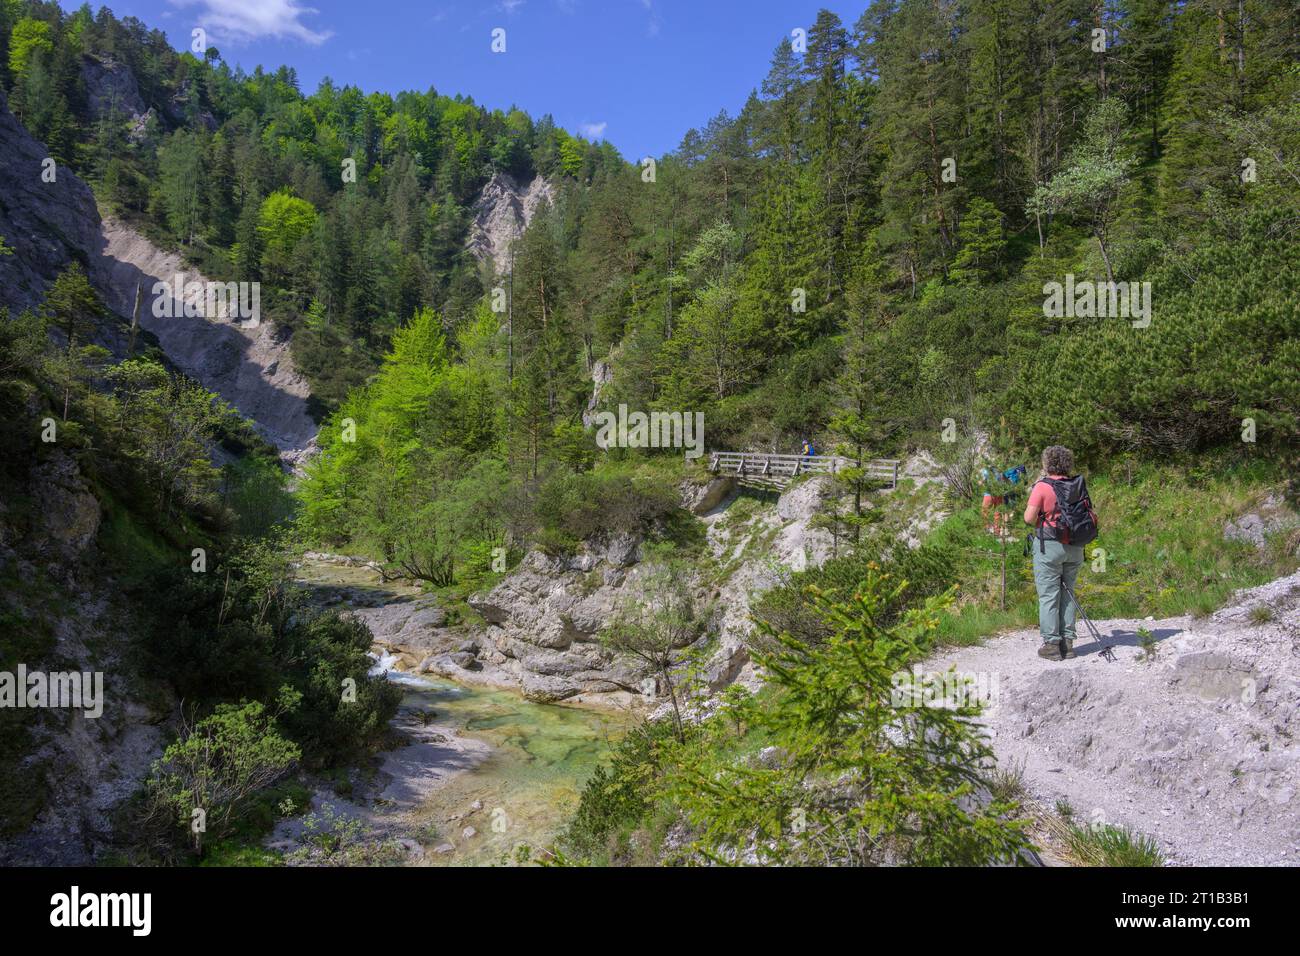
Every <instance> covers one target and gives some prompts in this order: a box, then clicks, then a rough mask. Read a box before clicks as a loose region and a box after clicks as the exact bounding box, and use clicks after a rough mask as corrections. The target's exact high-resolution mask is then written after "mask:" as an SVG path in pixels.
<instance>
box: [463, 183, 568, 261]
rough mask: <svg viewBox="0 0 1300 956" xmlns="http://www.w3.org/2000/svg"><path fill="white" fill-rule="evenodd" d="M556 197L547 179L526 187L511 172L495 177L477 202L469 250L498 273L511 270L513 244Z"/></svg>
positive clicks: (467, 246)
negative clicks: (541, 209)
mask: <svg viewBox="0 0 1300 956" xmlns="http://www.w3.org/2000/svg"><path fill="white" fill-rule="evenodd" d="M554 198H555V187H554V186H553V185H552V184H551V182H550V180H548V179H547V178H546V177H544V176H537V177H535V178H534V179H533V181H532V182H530V183H528V184H527V185H524V184H522V183H520V182H519V181H518V180H516V179H515V178H514V177H513V176H511V175H510V174H509V173H497V174H495V175H494V176H493V177H492V178H491V179H490V180H488V183H487V185H486V186H484V187H483V191H482V192H481V193H480V194H479V197H478V199H477V200H476V201H475V203H474V206H473V209H472V213H473V216H474V219H473V221H472V222H471V223H470V227H469V237H468V238H467V240H466V243H465V244H466V248H468V249H469V251H470V252H471V253H472V254H473V255H474V257H475V258H476V259H479V260H480V261H485V262H490V263H492V265H493V267H494V268H495V270H496V271H497V272H498V273H503V272H506V271H508V270H509V268H510V265H509V250H510V243H512V242H514V241H515V240H516V239H518V238H519V237H520V236H521V235H523V232H524V230H525V229H527V228H528V224H529V223H531V222H532V221H533V216H535V215H536V214H537V211H538V210H539V209H540V208H541V207H542V204H543V203H549V202H551V201H553V200H554Z"/></svg>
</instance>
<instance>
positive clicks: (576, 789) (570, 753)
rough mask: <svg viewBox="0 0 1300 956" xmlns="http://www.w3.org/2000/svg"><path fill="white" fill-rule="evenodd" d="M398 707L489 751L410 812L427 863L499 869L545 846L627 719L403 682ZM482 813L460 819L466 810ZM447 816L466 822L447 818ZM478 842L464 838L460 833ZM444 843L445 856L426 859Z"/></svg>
mask: <svg viewBox="0 0 1300 956" xmlns="http://www.w3.org/2000/svg"><path fill="white" fill-rule="evenodd" d="M402 683H403V687H404V688H405V690H406V700H405V704H406V706H408V707H418V708H420V709H426V710H428V709H431V710H433V711H435V712H436V714H437V720H438V722H439V723H442V722H444V721H450V722H451V723H452V724H454V725H455V726H456V727H458V728H460V729H461V730H462V732H463V733H465V734H466V735H468V736H471V737H476V738H479V739H480V740H484V741H486V742H487V743H489V744H490V745H491V746H492V752H491V754H490V756H489V757H488V758H487V760H486V761H484V762H483V763H481V764H479V765H478V766H476V767H474V768H473V769H471V770H468V771H466V772H465V773H462V774H459V775H457V776H455V777H453V778H452V779H451V780H449V781H447V783H446V784H444V785H443V786H441V787H439V788H438V789H437V790H435V791H434V792H433V793H432V794H431V795H430V797H429V798H428V799H427V800H426V801H425V802H424V804H423V805H422V806H421V807H419V809H418V810H416V811H415V812H414V817H415V818H416V820H417V821H418V823H419V824H420V828H421V838H420V839H421V842H422V843H423V844H424V845H425V850H426V855H425V860H426V862H429V863H431V864H435V865H437V864H445V863H452V864H457V863H459V864H466V863H469V864H484V863H488V864H490V863H501V862H509V861H510V860H511V859H512V858H513V856H514V853H515V850H516V848H517V847H518V846H519V845H521V844H524V845H528V846H531V847H533V848H534V849H535V850H536V849H540V848H545V847H546V846H548V845H549V844H550V843H551V841H552V840H553V839H554V837H555V836H556V834H557V833H558V832H559V830H560V829H561V828H562V827H563V826H564V825H565V823H567V822H568V820H569V818H570V817H571V816H572V814H573V811H574V810H576V809H577V806H578V799H579V795H580V794H581V791H582V786H583V784H584V783H586V781H587V778H588V777H589V776H590V775H591V773H592V771H594V770H595V768H596V766H597V764H598V763H599V762H600V761H601V760H602V759H604V758H605V757H606V756H607V755H608V754H609V752H610V748H611V747H612V746H613V744H614V743H616V742H617V740H618V739H619V737H621V736H622V735H623V733H625V732H626V730H627V727H628V724H629V722H630V718H629V717H628V716H626V715H622V714H609V713H604V712H599V711H593V710H585V709H579V708H576V707H563V706H556V705H547V704H534V703H531V702H530V701H526V700H524V699H523V698H522V697H520V696H519V695H518V694H514V693H511V692H509V691H496V690H484V689H482V688H475V687H462V686H459V685H457V684H453V683H451V682H450V681H443V680H431V681H428V685H429V686H428V688H427V689H423V688H419V687H417V686H415V685H414V684H413V683H412V682H411V681H410V680H409V679H407V680H403V682H402ZM476 801H478V802H481V804H482V809H481V810H479V811H473V812H471V811H470V807H471V806H472V805H473V804H474V803H475V802H476ZM456 814H468V815H467V816H465V817H464V818H462V819H460V820H453V819H451V817H453V816H454V815H456ZM467 825H468V826H472V827H474V828H475V829H476V830H477V831H478V834H477V835H476V836H474V837H472V838H469V839H466V838H464V837H463V836H462V830H463V828H464V827H465V826H467ZM444 842H449V843H452V844H454V845H455V846H456V851H455V852H454V853H451V854H439V853H434V852H433V850H434V848H435V847H437V846H439V845H441V844H443V843H444Z"/></svg>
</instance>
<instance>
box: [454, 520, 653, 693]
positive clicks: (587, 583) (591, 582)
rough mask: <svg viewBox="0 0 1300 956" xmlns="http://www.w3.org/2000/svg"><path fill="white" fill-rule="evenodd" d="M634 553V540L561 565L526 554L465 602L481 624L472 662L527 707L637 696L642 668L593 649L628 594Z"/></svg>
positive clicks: (635, 572)
mask: <svg viewBox="0 0 1300 956" xmlns="http://www.w3.org/2000/svg"><path fill="white" fill-rule="evenodd" d="M639 551H640V541H639V540H637V539H635V538H633V537H630V536H626V535H624V536H614V537H612V538H611V539H610V540H608V541H606V542H603V543H601V544H599V545H596V546H590V545H589V546H588V548H587V549H585V550H584V551H582V552H580V553H579V554H576V555H573V556H570V557H567V558H559V557H550V556H548V555H546V554H543V553H542V552H540V551H533V552H530V553H529V554H528V555H527V556H525V558H524V560H523V561H522V562H521V563H520V565H519V567H518V568H517V569H516V570H515V572H514V573H513V574H511V575H510V576H509V577H508V578H506V579H505V580H504V581H502V582H501V583H500V584H498V585H497V586H496V587H495V588H493V589H492V590H491V591H489V592H487V593H485V594H476V595H474V596H473V597H471V598H470V602H469V603H470V606H471V607H473V608H474V609H475V610H477V611H478V612H479V613H480V614H482V615H483V618H484V620H486V621H487V622H488V625H489V626H488V627H487V628H486V630H484V631H483V632H482V633H481V634H480V635H479V640H478V641H477V644H476V646H477V647H478V648H479V650H478V656H479V658H480V659H482V660H483V661H485V662H486V663H487V665H488V666H489V667H492V668H494V669H495V670H496V671H497V672H498V673H500V674H502V675H505V676H508V677H509V678H511V679H512V681H515V682H518V685H519V687H520V689H521V690H522V691H523V693H524V696H525V697H528V698H529V699H530V700H535V701H541V702H551V701H557V700H564V699H567V698H571V697H575V696H578V695H584V694H587V695H596V694H602V695H603V694H609V693H615V692H624V693H625V694H640V693H641V683H642V681H643V680H644V678H645V677H646V676H647V672H646V668H645V666H644V665H643V664H641V663H640V662H637V661H634V660H631V659H627V658H624V657H619V656H618V655H616V654H614V653H613V652H611V651H610V650H608V649H607V648H605V647H604V646H603V645H602V644H601V643H600V632H601V630H602V629H603V628H604V627H605V626H606V625H607V624H608V623H609V621H610V620H611V619H612V618H613V617H614V615H615V614H616V613H617V611H618V608H619V607H620V606H621V605H622V604H623V603H624V602H626V601H629V600H631V599H632V597H633V595H634V592H635V589H636V586H637V583H638V581H639V578H640V576H641V573H642V569H641V568H639V567H633V565H635V564H636V563H637V561H638V560H639ZM626 568H631V570H624V569H626Z"/></svg>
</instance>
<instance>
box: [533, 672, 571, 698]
mask: <svg viewBox="0 0 1300 956" xmlns="http://www.w3.org/2000/svg"><path fill="white" fill-rule="evenodd" d="M522 689H523V693H524V697H525V698H526V699H527V700H531V701H533V702H534V703H538V704H552V703H555V702H556V701H559V700H564V699H565V698H568V697H572V696H574V695H575V694H577V693H580V692H581V690H582V688H581V687H579V686H578V685H577V684H575V683H573V682H572V681H568V680H565V679H563V678H561V677H552V676H550V675H547V674H534V673H531V672H528V673H525V674H524V675H523V680H522Z"/></svg>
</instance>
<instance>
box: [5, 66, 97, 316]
mask: <svg viewBox="0 0 1300 956" xmlns="http://www.w3.org/2000/svg"><path fill="white" fill-rule="evenodd" d="M0 156H3V157H4V167H5V171H4V175H3V176H0V236H3V237H4V239H5V243H6V244H7V245H8V246H10V247H11V248H12V249H13V250H14V252H13V254H12V255H7V256H0V305H3V306H8V307H9V309H10V311H12V312H17V311H20V310H22V309H24V308H28V307H31V306H35V305H37V304H38V303H39V302H40V301H41V298H42V297H43V296H44V293H45V289H46V287H47V286H49V284H50V283H51V282H53V281H54V279H55V277H57V276H58V274H59V273H60V272H62V271H63V270H64V269H65V268H66V267H67V266H68V264H69V263H71V262H74V261H76V262H80V263H82V264H83V265H89V264H90V263H91V262H92V260H93V259H94V255H95V243H96V237H97V236H98V233H99V213H98V211H97V210H96V209H95V197H94V196H93V195H92V194H91V192H90V189H89V187H87V186H86V184H85V183H83V182H82V181H81V180H80V179H78V178H77V177H76V176H75V175H73V173H72V171H71V170H69V169H68V168H67V167H66V166H58V167H54V168H53V174H54V181H53V182H47V181H46V180H48V179H49V175H50V173H49V170H50V167H49V166H48V165H47V164H46V161H47V160H48V159H49V152H48V151H47V150H46V148H45V147H44V146H43V145H42V144H41V143H39V142H37V141H36V140H35V139H33V138H32V137H31V134H29V133H28V132H27V130H26V129H25V128H24V127H23V126H22V124H20V123H19V122H18V120H17V118H15V116H14V115H13V113H11V112H10V111H9V108H8V104H7V103H6V101H5V97H4V92H3V91H0Z"/></svg>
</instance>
